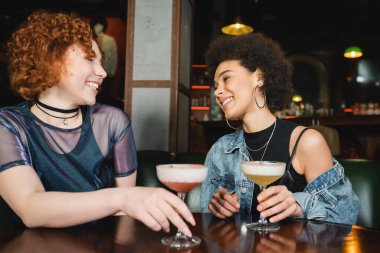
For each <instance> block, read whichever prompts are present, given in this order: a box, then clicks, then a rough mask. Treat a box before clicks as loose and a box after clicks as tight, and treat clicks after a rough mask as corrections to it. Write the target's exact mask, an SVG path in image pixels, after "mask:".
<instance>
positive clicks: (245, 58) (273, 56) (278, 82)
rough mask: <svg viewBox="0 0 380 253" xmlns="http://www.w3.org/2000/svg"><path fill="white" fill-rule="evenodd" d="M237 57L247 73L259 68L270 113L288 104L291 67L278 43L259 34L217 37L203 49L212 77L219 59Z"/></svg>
mask: <svg viewBox="0 0 380 253" xmlns="http://www.w3.org/2000/svg"><path fill="white" fill-rule="evenodd" d="M228 60H238V61H239V62H240V64H241V65H242V66H243V67H245V68H246V69H248V70H249V71H251V72H255V71H256V70H257V69H260V70H261V72H262V73H263V76H264V85H263V87H262V89H263V91H265V94H266V99H267V105H268V108H269V110H270V111H271V112H275V111H277V110H281V109H283V108H284V107H286V106H288V105H289V102H290V97H291V94H292V82H291V75H292V68H291V65H290V63H289V62H288V61H287V60H286V59H285V56H284V53H283V51H282V49H281V48H280V46H279V44H278V43H277V42H275V41H273V40H272V39H271V38H268V37H266V36H265V35H263V34H261V33H257V32H255V33H251V34H248V35H241V36H233V37H232V36H224V35H223V36H220V37H218V38H216V39H215V40H213V41H212V42H211V43H210V45H209V48H208V50H207V52H206V64H207V66H208V70H209V73H210V75H211V76H212V77H213V76H214V74H215V71H216V69H217V67H218V65H219V64H220V63H221V62H223V61H228Z"/></svg>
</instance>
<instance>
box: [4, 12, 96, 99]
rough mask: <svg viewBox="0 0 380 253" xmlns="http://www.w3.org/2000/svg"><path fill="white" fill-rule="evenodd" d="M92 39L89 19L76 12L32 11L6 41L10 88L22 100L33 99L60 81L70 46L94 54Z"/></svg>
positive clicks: (88, 54)
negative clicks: (75, 45) (81, 17)
mask: <svg viewBox="0 0 380 253" xmlns="http://www.w3.org/2000/svg"><path fill="white" fill-rule="evenodd" d="M92 39H93V34H92V29H91V27H90V25H89V24H88V22H87V21H85V20H83V19H80V18H79V17H78V16H76V15H75V14H66V13H50V12H48V11H37V12H34V13H33V14H31V15H30V16H29V17H28V19H27V21H26V22H25V23H23V24H22V25H21V26H20V27H19V28H18V29H17V30H16V31H15V32H14V33H13V35H12V37H11V39H10V40H9V42H8V44H7V48H8V54H9V66H8V70H9V75H10V83H11V88H12V89H13V90H14V91H16V92H17V93H18V94H20V95H21V96H22V97H23V98H24V99H26V100H29V101H30V100H34V99H35V98H36V97H37V96H38V95H39V94H40V93H41V92H43V91H44V90H46V89H47V88H50V87H53V86H54V85H56V84H57V83H58V82H59V80H60V78H61V74H62V73H63V72H64V71H65V70H66V69H65V68H64V66H65V65H64V62H65V60H66V51H67V50H68V48H69V47H70V46H71V45H73V44H77V45H78V46H80V47H81V48H82V50H83V51H84V52H85V53H86V56H87V57H89V58H94V57H95V52H94V51H93V50H92Z"/></svg>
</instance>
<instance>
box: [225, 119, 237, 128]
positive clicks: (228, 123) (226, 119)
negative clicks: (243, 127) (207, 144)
mask: <svg viewBox="0 0 380 253" xmlns="http://www.w3.org/2000/svg"><path fill="white" fill-rule="evenodd" d="M226 122H227V125H228V126H229V127H230V128H232V129H234V130H239V128H237V127H233V126H231V125H230V123H229V122H228V119H227V118H226Z"/></svg>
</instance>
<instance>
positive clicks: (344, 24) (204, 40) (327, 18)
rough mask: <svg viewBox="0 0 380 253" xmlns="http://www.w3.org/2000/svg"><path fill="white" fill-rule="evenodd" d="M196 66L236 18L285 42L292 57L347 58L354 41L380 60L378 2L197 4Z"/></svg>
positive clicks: (203, 0) (208, 0) (235, 0)
mask: <svg viewBox="0 0 380 253" xmlns="http://www.w3.org/2000/svg"><path fill="white" fill-rule="evenodd" d="M194 14H195V16H194V48H193V52H194V63H203V61H204V59H203V55H204V52H205V49H206V48H207V45H208V44H209V42H210V40H211V39H212V38H214V37H216V36H218V35H219V34H221V32H220V28H221V27H222V26H224V25H226V24H229V23H232V21H233V20H234V18H235V17H236V16H240V17H241V19H242V21H243V22H245V23H247V24H250V25H251V26H253V28H254V29H255V31H260V32H262V33H264V34H266V35H268V36H270V37H272V38H273V39H275V40H277V41H279V42H280V44H281V45H282V47H283V48H284V49H285V51H286V52H288V53H299V52H325V53H330V54H334V53H336V54H339V55H341V54H342V53H343V51H344V48H346V47H347V46H349V45H350V44H352V43H356V44H358V45H360V47H362V49H363V51H364V52H365V53H367V56H368V55H372V56H375V57H379V54H380V52H379V51H380V50H378V48H379V45H380V31H379V25H380V21H379V20H380V17H379V14H380V1H378V0H287V1H284V0H194Z"/></svg>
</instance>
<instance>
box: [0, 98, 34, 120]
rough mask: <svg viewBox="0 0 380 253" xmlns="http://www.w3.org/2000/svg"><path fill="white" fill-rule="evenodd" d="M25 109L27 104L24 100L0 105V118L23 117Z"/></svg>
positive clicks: (26, 109)
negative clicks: (13, 103) (4, 105)
mask: <svg viewBox="0 0 380 253" xmlns="http://www.w3.org/2000/svg"><path fill="white" fill-rule="evenodd" d="M27 111H28V104H27V103H26V102H23V103H20V104H17V105H12V106H6V107H0V119H2V120H7V119H11V118H23V117H25V115H26V112H27Z"/></svg>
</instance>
